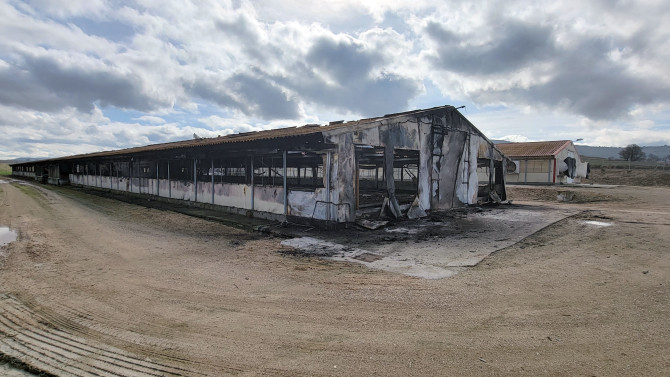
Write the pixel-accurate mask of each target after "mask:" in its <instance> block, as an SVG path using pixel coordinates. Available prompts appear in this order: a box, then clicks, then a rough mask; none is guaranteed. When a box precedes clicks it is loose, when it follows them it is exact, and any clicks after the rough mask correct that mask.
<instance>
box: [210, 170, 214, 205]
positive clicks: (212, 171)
mask: <svg viewBox="0 0 670 377" xmlns="http://www.w3.org/2000/svg"><path fill="white" fill-rule="evenodd" d="M211 174H212V204H214V159H212V170H211Z"/></svg>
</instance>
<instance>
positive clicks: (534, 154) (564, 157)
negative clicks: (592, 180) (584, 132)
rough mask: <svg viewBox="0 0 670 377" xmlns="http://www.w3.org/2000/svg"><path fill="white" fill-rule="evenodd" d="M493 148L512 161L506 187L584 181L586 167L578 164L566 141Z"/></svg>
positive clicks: (572, 149) (517, 144)
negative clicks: (515, 184) (518, 184)
mask: <svg viewBox="0 0 670 377" xmlns="http://www.w3.org/2000/svg"><path fill="white" fill-rule="evenodd" d="M496 147H497V148H498V149H500V151H502V152H503V153H504V154H505V155H506V156H507V157H509V158H510V159H511V160H512V161H514V164H515V169H514V171H513V172H512V171H511V169H510V170H509V171H508V173H507V177H506V178H507V179H506V181H507V182H508V183H522V184H526V183H527V184H557V183H579V182H580V181H581V179H582V178H586V177H588V170H589V167H588V163H585V162H582V160H581V158H580V157H579V154H578V153H577V148H575V145H574V144H573V143H572V141H570V140H557V141H537V142H528V143H500V144H496Z"/></svg>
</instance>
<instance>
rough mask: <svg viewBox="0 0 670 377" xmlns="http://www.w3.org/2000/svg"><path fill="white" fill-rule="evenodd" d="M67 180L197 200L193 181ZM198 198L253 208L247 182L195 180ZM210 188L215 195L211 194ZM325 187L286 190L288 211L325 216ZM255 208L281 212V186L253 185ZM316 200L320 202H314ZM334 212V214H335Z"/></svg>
mask: <svg viewBox="0 0 670 377" xmlns="http://www.w3.org/2000/svg"><path fill="white" fill-rule="evenodd" d="M69 179H70V183H72V184H75V185H81V186H88V187H97V188H102V189H109V190H114V191H123V192H131V193H135V194H146V195H153V196H160V197H164V198H170V199H177V200H183V201H196V195H195V192H194V190H193V182H185V181H174V180H172V181H168V180H166V179H160V180H156V179H155V178H125V177H109V176H96V175H86V174H70V176H69ZM197 187H198V192H197V202H198V203H203V204H214V205H218V206H222V207H233V208H240V209H247V210H252V208H251V202H252V199H251V195H252V187H251V185H248V184H232V183H215V184H214V189H213V190H212V184H211V183H210V182H198V185H197ZM212 192H213V194H214V195H212ZM325 192H326V190H325V188H317V189H316V190H315V191H305V190H289V192H288V207H287V212H288V213H287V214H288V215H293V216H299V217H310V218H311V217H312V215H314V216H313V218H315V219H318V220H325V219H326V206H325V202H327V201H328V200H327V198H326V195H325ZM253 195H254V200H253V202H254V208H253V210H254V211H258V212H266V213H271V214H276V215H281V214H283V213H284V189H283V187H280V186H254V187H253ZM317 202H319V203H317ZM334 216H335V215H333V217H334Z"/></svg>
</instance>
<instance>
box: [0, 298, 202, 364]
mask: <svg viewBox="0 0 670 377" xmlns="http://www.w3.org/2000/svg"><path fill="white" fill-rule="evenodd" d="M55 322H56V323H54V321H51V320H50V318H48V316H47V317H45V316H42V315H41V314H39V313H37V312H35V311H33V310H31V309H30V308H29V307H28V306H27V305H24V304H23V303H22V302H21V301H19V300H18V299H17V298H15V297H13V296H10V295H6V294H0V353H3V354H6V355H8V356H10V357H13V358H16V359H18V360H21V361H22V362H25V363H26V364H28V365H32V366H34V367H36V368H37V369H40V370H43V371H45V372H48V373H52V374H56V375H72V376H82V377H88V376H138V377H139V376H185V375H188V376H192V375H204V374H202V373H197V372H195V371H192V370H188V369H185V368H183V367H180V366H177V365H170V363H169V362H156V361H152V360H149V359H144V358H141V357H140V356H138V355H135V354H132V353H130V352H127V351H124V350H121V349H117V348H114V347H110V346H108V345H106V344H103V343H99V342H97V341H93V340H91V339H85V338H82V337H80V336H77V335H75V334H73V333H72V332H71V331H68V329H69V330H74V331H76V332H80V331H82V330H86V329H84V328H82V325H78V324H74V326H71V325H70V326H64V325H65V323H66V322H67V320H66V319H65V320H60V321H55Z"/></svg>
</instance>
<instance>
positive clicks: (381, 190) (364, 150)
mask: <svg viewBox="0 0 670 377" xmlns="http://www.w3.org/2000/svg"><path fill="white" fill-rule="evenodd" d="M356 152H357V153H356V158H357V164H356V165H357V168H356V177H357V183H356V185H357V186H356V187H357V207H358V208H359V209H364V208H371V207H380V206H381V205H382V204H383V202H384V198H386V197H388V195H389V194H388V183H387V179H386V175H387V172H386V168H385V162H384V148H383V147H371V146H357V151H356ZM388 173H389V174H392V176H393V186H394V195H395V197H396V200H398V203H399V204H410V203H412V201H414V198H415V197H416V196H417V194H418V178H419V151H418V150H408V149H394V150H393V171H392V172H388Z"/></svg>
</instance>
